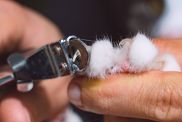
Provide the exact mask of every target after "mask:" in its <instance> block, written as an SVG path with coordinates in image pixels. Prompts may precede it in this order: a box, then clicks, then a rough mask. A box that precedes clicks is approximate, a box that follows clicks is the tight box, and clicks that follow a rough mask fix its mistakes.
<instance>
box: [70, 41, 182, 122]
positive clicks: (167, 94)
mask: <svg viewBox="0 0 182 122" xmlns="http://www.w3.org/2000/svg"><path fill="white" fill-rule="evenodd" d="M155 44H156V45H157V46H158V47H159V49H160V51H161V52H169V53H171V54H173V55H175V56H176V58H177V60H178V62H179V63H180V64H182V57H181V55H180V53H181V51H182V49H181V47H182V42H181V41H180V40H171V41H167V40H157V41H155ZM181 81H182V73H179V72H160V71H151V72H146V73H141V74H126V73H122V74H117V75H112V76H109V77H108V78H107V79H105V80H103V79H96V80H93V79H90V80H88V79H87V78H83V77H81V78H76V79H74V80H73V81H72V83H71V84H70V86H69V92H68V93H69V97H70V100H71V102H72V103H73V104H74V105H76V106H77V107H79V108H81V109H83V110H86V111H91V112H95V113H99V114H104V115H111V116H110V117H107V118H106V122H141V121H142V122H148V121H150V120H152V121H162V122H164V121H167V122H169V121H173V122H174V121H175V122H178V121H182V118H181V111H182V104H181V100H182V97H181V94H182V82H181ZM79 91H80V92H79ZM114 116H118V117H114ZM132 118H138V119H132ZM109 119H110V120H109ZM111 119H112V120H111ZM141 119H145V120H141Z"/></svg>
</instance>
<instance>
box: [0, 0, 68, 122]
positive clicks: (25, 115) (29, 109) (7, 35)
mask: <svg viewBox="0 0 182 122" xmlns="http://www.w3.org/2000/svg"><path fill="white" fill-rule="evenodd" d="M0 27H1V28H0V56H1V60H2V57H3V56H6V55H8V54H10V53H13V52H15V51H16V52H23V51H26V50H29V49H34V48H39V47H40V46H42V45H45V44H47V43H51V42H52V41H56V40H58V39H60V38H61V37H62V36H61V33H60V32H59V30H58V29H57V28H56V26H55V25H54V24H53V23H51V22H50V21H49V20H47V19H46V18H44V17H43V16H41V15H39V14H37V13H36V12H34V11H32V10H30V9H28V8H26V7H23V6H21V5H18V4H17V3H15V2H14V1H5V0H2V1H0ZM1 67H3V66H1ZM0 69H1V68H0ZM1 74H2V73H1ZM1 74H0V75H1ZM70 80H71V78H70V77H63V78H57V79H53V80H46V81H42V82H39V83H38V84H37V85H36V86H35V88H34V89H33V91H31V92H29V93H19V92H16V90H12V91H11V92H9V93H8V94H6V95H4V96H3V98H2V97H1V98H0V122H30V121H33V122H40V121H42V120H45V119H48V118H51V117H53V116H54V115H56V114H57V113H58V112H61V111H64V109H65V107H66V106H67V104H68V97H67V85H68V83H69V81H70Z"/></svg>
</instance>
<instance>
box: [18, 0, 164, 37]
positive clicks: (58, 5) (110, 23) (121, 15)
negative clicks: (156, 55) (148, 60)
mask: <svg viewBox="0 0 182 122" xmlns="http://www.w3.org/2000/svg"><path fill="white" fill-rule="evenodd" d="M18 1H19V2H20V3H22V4H25V5H27V6H30V7H32V8H33V9H35V10H37V11H39V12H40V13H42V14H43V15H45V16H47V17H48V18H49V19H51V20H52V21H53V22H54V23H56V24H57V25H58V27H59V28H60V29H61V30H62V32H63V33H64V35H65V36H66V35H72V34H73V35H77V36H79V37H82V38H86V39H95V38H96V37H97V38H98V37H103V36H108V37H112V38H113V40H115V39H121V38H124V37H127V36H132V35H134V34H136V33H137V32H138V31H141V32H145V33H147V34H149V35H150V31H151V28H152V26H153V25H154V23H155V22H156V20H157V19H158V17H159V16H160V15H161V13H162V9H163V1H162V0H18Z"/></svg>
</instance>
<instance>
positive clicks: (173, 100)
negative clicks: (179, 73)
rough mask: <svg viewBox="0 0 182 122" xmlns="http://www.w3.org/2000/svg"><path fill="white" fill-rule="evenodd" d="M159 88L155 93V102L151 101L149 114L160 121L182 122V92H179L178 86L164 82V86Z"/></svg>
mask: <svg viewBox="0 0 182 122" xmlns="http://www.w3.org/2000/svg"><path fill="white" fill-rule="evenodd" d="M159 86H160V88H158V90H157V92H155V94H154V97H153V100H151V101H149V106H148V107H147V109H148V113H150V115H151V117H152V118H154V119H156V120H159V121H177V120H182V117H181V112H182V107H181V105H180V104H181V103H179V100H180V99H182V96H181V95H180V91H181V90H180V91H179V90H177V89H176V88H177V87H176V85H175V84H172V83H166V82H165V83H163V82H162V85H159ZM161 86H162V88H161ZM155 90H156V89H155Z"/></svg>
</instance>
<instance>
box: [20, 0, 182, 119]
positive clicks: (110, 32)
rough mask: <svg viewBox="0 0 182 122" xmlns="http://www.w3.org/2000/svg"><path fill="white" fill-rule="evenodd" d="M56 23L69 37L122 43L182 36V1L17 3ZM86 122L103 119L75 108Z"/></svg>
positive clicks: (40, 0)
mask: <svg viewBox="0 0 182 122" xmlns="http://www.w3.org/2000/svg"><path fill="white" fill-rule="evenodd" d="M17 1H18V2H19V3H21V4H23V5H26V6H29V7H30V8H32V9H34V10H36V11H38V12H40V13H41V14H43V15H44V16H46V17H47V18H49V19H50V20H52V21H53V22H54V23H55V24H57V26H58V27H59V28H60V30H61V31H62V32H63V34H64V35H65V36H67V35H77V36H78V37H81V38H86V39H95V38H100V37H103V36H108V37H110V38H112V40H121V39H122V38H125V37H132V36H133V35H135V34H136V33H137V32H142V33H145V34H147V35H148V36H150V37H162V38H181V37H182V14H181V12H182V0H17ZM75 111H77V112H78V113H79V114H80V115H81V116H82V118H83V120H84V121H85V122H101V119H102V117H95V116H96V115H94V114H90V113H86V112H82V111H80V110H77V109H75Z"/></svg>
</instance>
